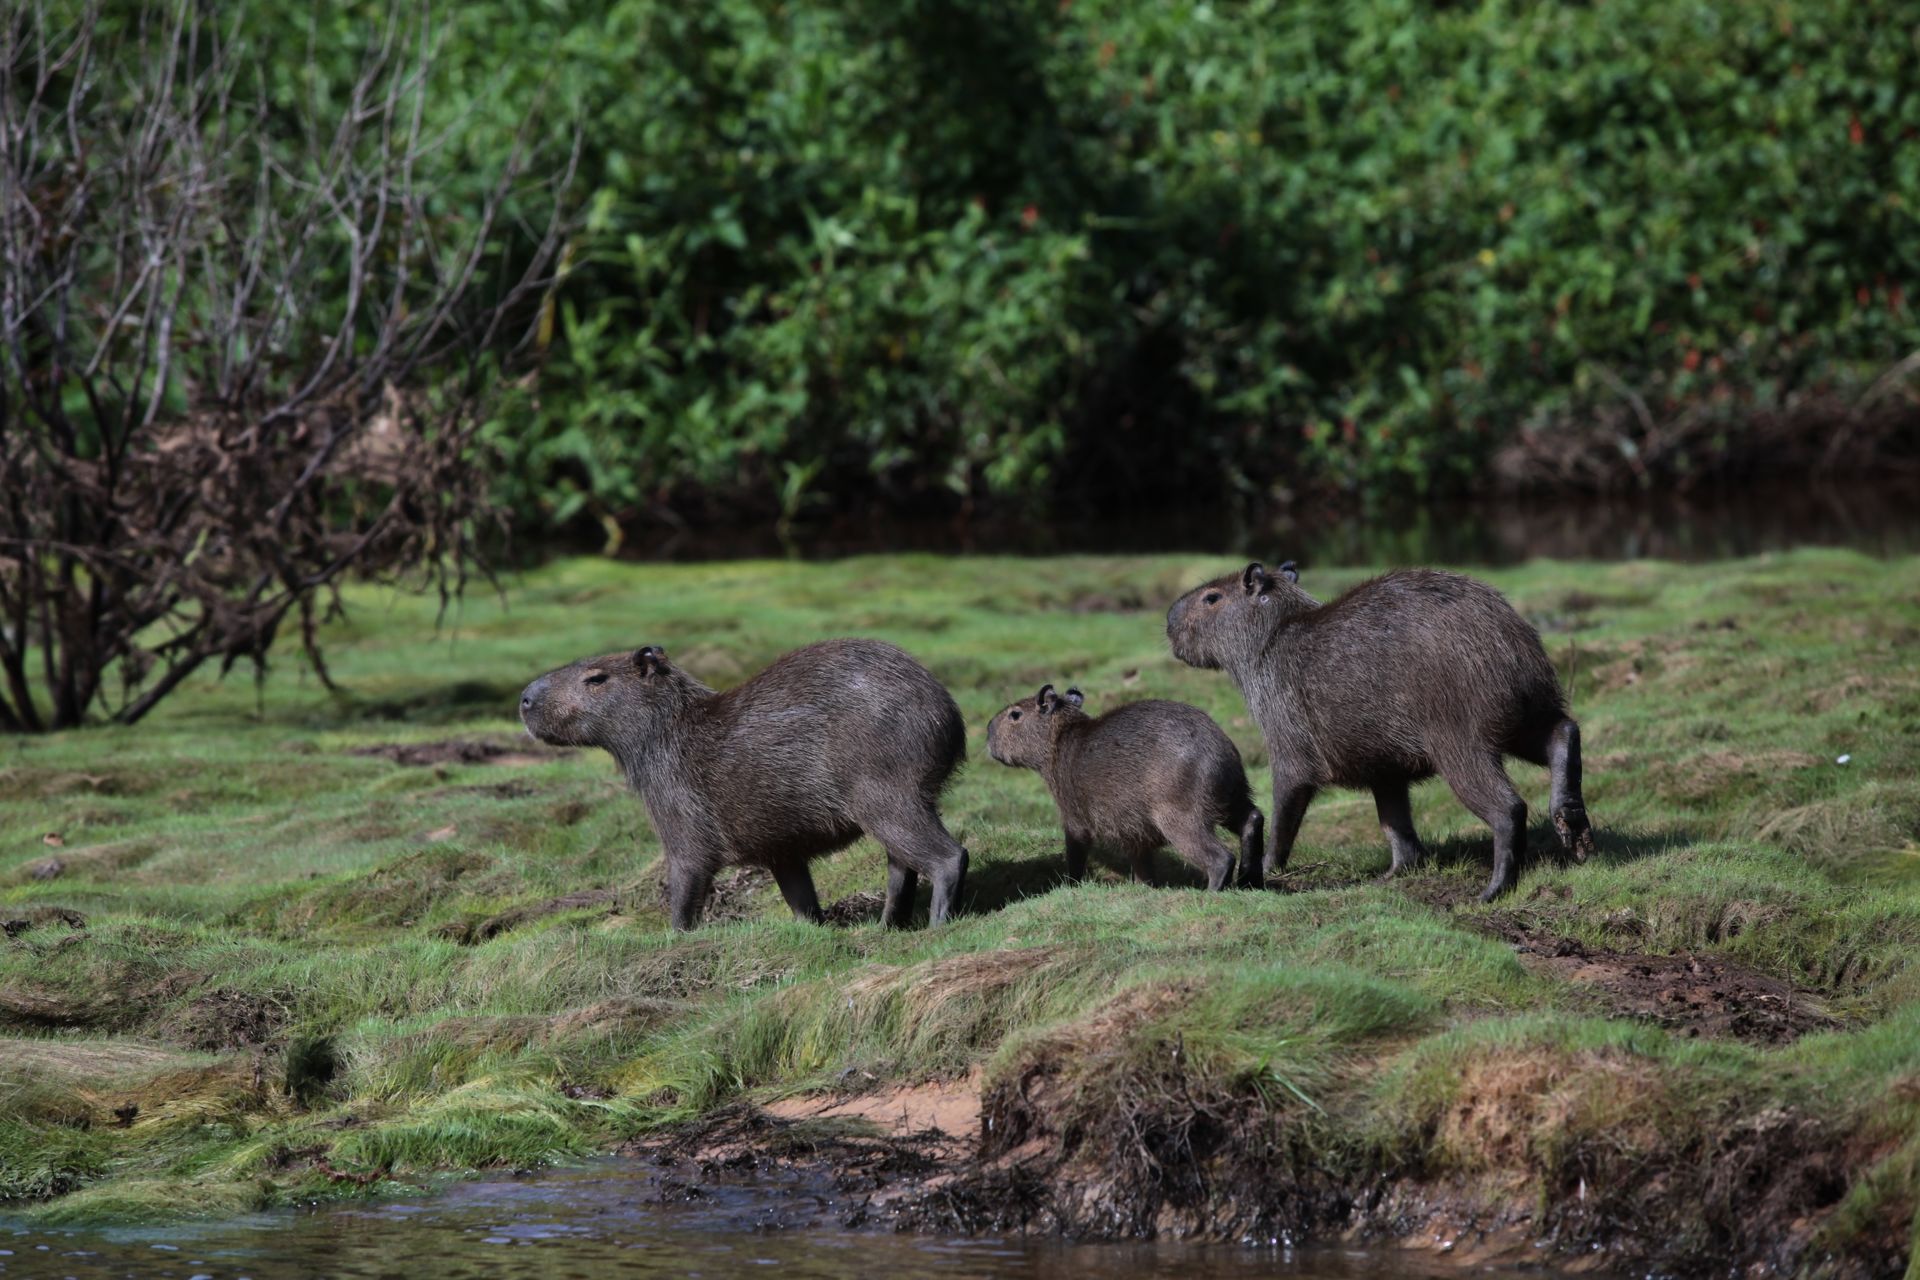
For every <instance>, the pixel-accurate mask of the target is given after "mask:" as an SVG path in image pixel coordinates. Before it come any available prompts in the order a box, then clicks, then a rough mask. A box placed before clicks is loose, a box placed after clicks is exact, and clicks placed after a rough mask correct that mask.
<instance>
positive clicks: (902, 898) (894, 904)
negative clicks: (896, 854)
mask: <svg viewBox="0 0 1920 1280" xmlns="http://www.w3.org/2000/svg"><path fill="white" fill-rule="evenodd" d="M919 891H920V873H919V872H918V871H915V870H914V869H913V868H912V867H907V866H902V865H901V864H900V863H898V862H895V861H893V860H892V859H891V858H889V859H888V860H887V903H886V906H885V907H883V908H882V909H881V911H880V921H881V923H882V924H884V925H886V926H887V927H888V928H889V929H904V928H906V927H907V925H908V924H909V923H911V922H912V920H913V896H914V894H916V893H918V892H919Z"/></svg>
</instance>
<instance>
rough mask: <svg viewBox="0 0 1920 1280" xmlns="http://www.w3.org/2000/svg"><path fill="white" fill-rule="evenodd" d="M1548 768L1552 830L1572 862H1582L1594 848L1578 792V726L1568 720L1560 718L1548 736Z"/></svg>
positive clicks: (1591, 829)
mask: <svg viewBox="0 0 1920 1280" xmlns="http://www.w3.org/2000/svg"><path fill="white" fill-rule="evenodd" d="M1547 768H1548V769H1550V770H1551V771H1552V773H1553V796H1552V798H1551V799H1550V800H1549V801H1548V802H1547V812H1548V813H1549V814H1551V815H1552V816H1553V830H1554V833H1555V834H1556V835H1558V836H1559V837H1560V847H1561V848H1563V849H1565V850H1566V851H1567V852H1568V853H1570V854H1572V855H1573V857H1574V861H1576V862H1585V861H1586V860H1587V858H1588V856H1589V855H1591V854H1592V853H1593V850H1594V844H1593V824H1592V823H1590V822H1589V821H1588V820H1587V802H1586V798H1585V797H1584V796H1583V795H1582V794H1581V792H1580V726H1579V725H1578V724H1576V723H1574V722H1573V721H1572V720H1571V719H1567V720H1562V721H1561V722H1560V723H1559V724H1557V725H1555V726H1554V727H1553V731H1552V732H1551V733H1549V734H1548V735H1547Z"/></svg>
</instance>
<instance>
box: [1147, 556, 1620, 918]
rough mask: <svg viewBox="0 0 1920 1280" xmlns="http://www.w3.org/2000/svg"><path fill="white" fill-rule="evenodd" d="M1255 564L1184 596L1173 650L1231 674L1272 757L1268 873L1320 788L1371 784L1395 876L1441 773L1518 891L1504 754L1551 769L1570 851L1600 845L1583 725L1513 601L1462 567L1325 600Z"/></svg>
mask: <svg viewBox="0 0 1920 1280" xmlns="http://www.w3.org/2000/svg"><path fill="white" fill-rule="evenodd" d="M1299 576H1300V575H1299V574H1298V573H1297V572H1296V571H1295V569H1294V567H1293V562H1292V561H1288V562H1287V563H1286V564H1283V565H1281V566H1280V568H1279V570H1278V571H1277V572H1268V571H1267V569H1265V568H1264V567H1262V566H1261V565H1259V564H1257V563H1256V564H1250V565H1248V566H1247V567H1246V569H1245V570H1244V571H1243V572H1241V573H1237V574H1230V575H1228V576H1227V577H1224V578H1217V579H1215V580H1214V581H1212V582H1208V583H1204V584H1202V585H1201V586H1198V587H1195V588H1194V589H1193V590H1192V591H1189V592H1188V593H1187V594H1186V595H1184V596H1181V597H1180V598H1179V599H1178V600H1176V601H1175V602H1174V604H1173V607H1172V608H1171V609H1169V610H1168V611H1167V639H1168V640H1169V641H1171V642H1172V645H1173V654H1174V656H1175V657H1176V658H1179V659H1180V660H1181V661H1182V662H1185V663H1188V664H1189V665H1191V666H1196V667H1206V668H1209V669H1214V670H1223V671H1225V672H1226V673H1227V674H1228V675H1230V676H1232V677H1233V681H1234V683H1235V684H1237V685H1239V686H1240V692H1241V693H1242V694H1243V695H1245V697H1246V700H1247V708H1248V710H1250V711H1251V712H1252V713H1253V718H1254V720H1255V721H1256V722H1258V724H1259V725H1260V732H1261V733H1262V734H1263V735H1265V737H1266V741H1267V753H1268V755H1269V756H1270V757H1271V758H1272V761H1273V834H1272V844H1271V848H1270V849H1269V851H1268V855H1267V859H1266V867H1265V868H1264V869H1263V874H1264V871H1265V870H1276V871H1277V870H1280V869H1281V868H1284V867H1285V866H1286V865H1287V856H1288V855H1289V854H1290V853H1291V852H1292V851H1293V841H1294V837H1295V836H1296V835H1297V834H1298V833H1299V831H1300V820H1301V818H1302V817H1303V816H1304V815H1305V814H1306V811H1307V805H1308V803H1309V802H1310V801H1312V799H1313V796H1314V793H1315V792H1316V791H1317V790H1318V789H1319V788H1321V787H1328V786H1333V787H1366V788H1369V789H1371V790H1372V792H1373V800H1374V805H1375V807H1376V808H1377V809H1378V811H1379V816H1380V829H1381V830H1382V831H1383V832H1385V833H1386V837H1387V843H1388V844H1389V845H1390V846H1391V847H1392V849H1393V866H1392V870H1391V871H1389V872H1388V874H1389V875H1391V874H1393V873H1394V872H1399V871H1404V870H1406V869H1407V868H1409V867H1411V866H1413V865H1414V864H1415V863H1416V862H1417V861H1419V859H1420V857H1421V855H1422V853H1423V852H1424V850H1423V849H1422V848H1421V845H1420V838H1419V836H1418V835H1416V834H1415V833H1414V830H1413V817H1412V813H1411V811H1410V809H1409V808H1408V804H1407V788H1408V786H1409V785H1410V784H1411V783H1414V782H1418V781H1420V780H1421V779H1423V778H1430V777H1432V776H1433V775H1434V774H1436V773H1437V774H1439V775H1440V776H1441V777H1442V778H1444V779H1446V782H1447V785H1448V786H1450V787H1452V788H1453V793H1454V795H1456V796H1458V797H1459V799H1460V803H1462V804H1464V805H1465V806H1466V807H1467V808H1468V809H1470V810H1472V811H1473V813H1474V814H1475V815H1476V816H1477V817H1479V818H1480V819H1481V821H1483V822H1485V823H1486V824H1487V825H1488V826H1490V827H1492V828H1493V878H1492V880H1490V881H1489V882H1488V883H1487V887H1486V890H1485V892H1483V893H1482V894H1481V895H1480V897H1481V900H1482V901H1486V900H1489V899H1491V898H1493V897H1494V896H1495V895H1497V894H1500V893H1504V892H1505V891H1507V890H1508V889H1511V888H1512V887H1513V884H1514V879H1515V875H1516V869H1515V861H1514V860H1515V855H1516V854H1517V853H1518V852H1519V851H1520V846H1521V845H1522V844H1523V843H1524V842H1525V840H1526V832H1527V806H1526V802H1525V801H1523V800H1521V798H1520V794H1519V792H1517V791H1515V790H1514V789H1513V783H1512V781H1511V780H1509V779H1508V777H1507V771H1506V768H1505V766H1504V765H1503V764H1502V758H1503V757H1505V756H1510V755H1511V756H1518V757H1520V758H1521V759H1522V760H1529V761H1532V762H1533V763H1534V764H1538V765H1544V766H1546V767H1547V768H1548V769H1550V770H1551V771H1552V774H1553V798H1552V800H1551V801H1550V809H1549V812H1550V813H1551V814H1552V816H1553V825H1554V828H1555V830H1556V831H1558V833H1559V836H1560V841H1561V843H1562V844H1563V845H1565V846H1566V848H1567V850H1568V851H1569V852H1570V853H1572V854H1573V855H1574V856H1575V857H1576V858H1580V859H1584V858H1585V857H1586V856H1587V854H1588V853H1589V852H1591V851H1592V849H1593V835H1592V832H1591V830H1590V829H1589V826H1588V823H1587V811H1586V804H1585V801H1584V800H1582V798H1581V795H1580V727H1579V726H1578V725H1577V724H1575V723H1574V722H1573V721H1572V720H1571V719H1570V718H1569V717H1568V716H1567V705H1566V698H1565V696H1564V695H1563V694H1562V693H1561V691H1560V680H1559V677H1558V676H1557V675H1556V674H1555V673H1554V670H1553V664H1552V663H1551V662H1549V661H1548V660H1547V651H1546V650H1545V649H1544V648H1543V647H1541V644H1540V636H1539V634H1538V633H1537V632H1535V631H1534V629H1533V628H1532V627H1531V626H1529V625H1528V624H1527V622H1526V620H1525V619H1523V618H1522V617H1521V616H1520V615H1519V614H1518V613H1516V612H1514V609H1513V606H1512V605H1510V604H1508V603H1507V602H1506V599H1505V598H1504V597H1502V596H1501V595H1500V593H1499V592H1497V591H1495V590H1494V589H1493V588H1492V587H1489V586H1488V585H1486V584H1485V583H1483V582H1476V581H1474V580H1473V579H1472V578H1466V577H1462V576H1461V575H1459V574H1457V573H1442V572H1439V571H1437V570H1432V569H1405V570H1400V571H1397V572H1394V573H1387V574H1383V575H1381V576H1380V577H1378V578H1374V579H1372V580H1371V581H1368V582H1363V583H1361V584H1360V585H1359V586H1357V587H1354V588H1353V589H1352V590H1351V591H1348V592H1346V593H1345V594H1344V595H1342V596H1340V597H1339V598H1338V599H1336V600H1334V601H1333V602H1332V603H1330V604H1324V605H1323V604H1321V603H1320V602H1319V601H1318V600H1315V599H1314V598H1313V597H1312V596H1310V595H1308V594H1307V593H1306V592H1305V591H1303V590H1301V589H1300V587H1299V586H1298V585H1297V584H1298V582H1299Z"/></svg>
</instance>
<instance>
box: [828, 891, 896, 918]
mask: <svg viewBox="0 0 1920 1280" xmlns="http://www.w3.org/2000/svg"><path fill="white" fill-rule="evenodd" d="M886 905H887V899H886V895H885V894H881V893H876V892H875V891H873V890H872V889H862V890H860V891H859V892H857V893H850V894H848V895H847V896H846V897H844V898H842V899H840V900H839V901H838V902H830V903H828V904H827V905H826V906H825V907H823V908H822V909H821V914H822V916H823V917H824V922H825V923H826V924H832V925H856V924H874V923H876V922H877V921H878V920H879V919H880V913H881V912H882V911H883V910H885V909H886Z"/></svg>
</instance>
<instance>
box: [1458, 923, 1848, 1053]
mask: <svg viewBox="0 0 1920 1280" xmlns="http://www.w3.org/2000/svg"><path fill="white" fill-rule="evenodd" d="M1483 926H1484V927H1485V928H1486V929H1487V931H1488V932H1490V933H1493V934H1494V935H1495V936H1497V937H1500V938H1504V939H1506V940H1507V941H1508V942H1510V943H1512V944H1513V949H1514V951H1515V952H1516V953H1517V954H1518V955H1519V957H1520V962H1521V963H1522V964H1524V965H1526V966H1527V968H1529V969H1532V970H1534V971H1535V972H1538V973H1550V974H1552V975H1554V976H1555V977H1558V978H1561V979H1563V980H1565V981H1567V982H1571V983H1574V984H1576V985H1578V986H1580V987H1582V988H1584V989H1587V990H1590V991H1591V992H1592V993H1593V995H1594V996H1595V997H1596V998H1597V999H1598V1000H1600V1001H1601V1002H1602V1003H1603V1004H1604V1006H1605V1008H1606V1010H1607V1012H1608V1013H1609V1014H1610V1015H1611V1016H1614V1017H1628V1018H1640V1019H1644V1020H1646V1021H1649V1022H1657V1023H1659V1024H1660V1025H1661V1026H1663V1027H1666V1028H1667V1029H1668V1030H1670V1031H1672V1032H1674V1033H1676V1034H1678V1035H1683V1036H1702V1037H1708V1038H1731V1039H1736V1040H1746V1041H1750V1042H1752V1043H1755V1044H1785V1043H1787V1042H1789V1041H1792V1040H1797V1039H1799V1038H1800V1037H1801V1036H1803V1035H1806V1034H1808V1033H1809V1032H1813V1031H1831V1030H1833V1029H1834V1028H1836V1027H1838V1026H1839V1025H1840V1022H1839V1020H1838V1019H1837V1018H1835V1017H1833V1016H1832V1015H1831V1014H1830V1013H1828V1012H1827V1011H1826V1008H1825V1006H1824V1005H1823V1004H1822V1003H1821V1002H1820V1000H1819V999H1818V998H1817V997H1816V996H1814V995H1813V994H1811V993H1810V992H1807V991H1802V990H1798V989H1796V988H1794V987H1792V986H1790V985H1788V984H1787V983H1785V982H1782V981H1780V980H1779V979H1778V978H1769V977H1768V976H1766V975H1765V974H1763V973H1757V972H1755V971H1754V970H1752V969H1749V968H1746V967H1745V966H1744V965H1740V964H1736V963H1734V962H1733V961H1730V960H1723V959H1721V958H1720V957H1718V956H1711V955H1686V954H1682V955H1673V956H1656V955H1641V954H1637V953H1634V952H1630V951H1614V950H1610V949H1608V948H1605V947H1589V946H1587V945H1586V944H1585V943H1583V942H1581V941H1580V940H1579V939H1577V938H1563V937H1556V936H1554V935H1553V934H1552V933H1550V932H1542V931H1537V930H1532V929H1528V928H1527V927H1526V926H1525V925H1524V924H1522V923H1521V922H1520V921H1519V920H1517V919H1515V918H1514V917H1513V916H1511V915H1508V914H1506V913H1503V912H1495V913H1493V914H1491V915H1489V916H1487V917H1486V918H1485V919H1484V921H1483Z"/></svg>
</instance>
